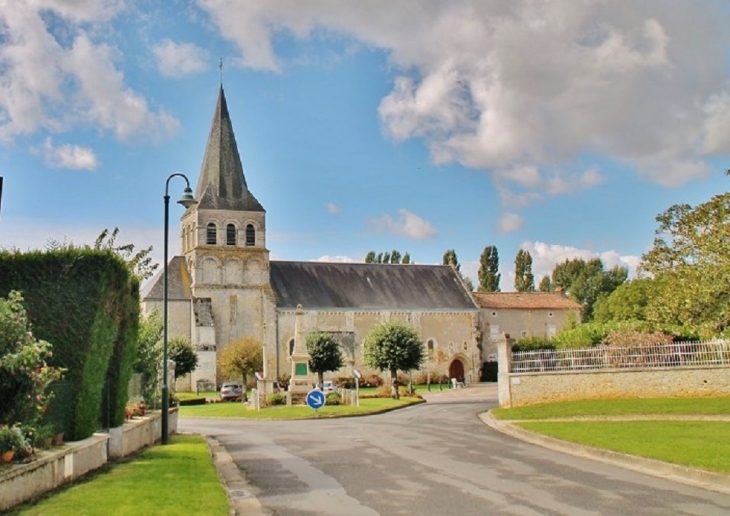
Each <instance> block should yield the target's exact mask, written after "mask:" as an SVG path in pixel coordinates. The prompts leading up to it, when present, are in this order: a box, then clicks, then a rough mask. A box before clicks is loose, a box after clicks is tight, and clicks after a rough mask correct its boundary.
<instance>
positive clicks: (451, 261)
mask: <svg viewBox="0 0 730 516" xmlns="http://www.w3.org/2000/svg"><path fill="white" fill-rule="evenodd" d="M442 263H443V264H444V265H451V267H453V268H454V270H455V271H456V273H457V274H458V275H459V277H460V278H461V281H462V282H464V285H465V286H466V288H468V289H469V291H470V292H473V291H474V283H473V282H472V281H471V278H469V277H467V276H464V275H463V274H462V273H461V264H460V263H459V259H458V258H457V257H456V251H454V250H453V249H447V250H446V252H445V253H444V258H443V262H442Z"/></svg>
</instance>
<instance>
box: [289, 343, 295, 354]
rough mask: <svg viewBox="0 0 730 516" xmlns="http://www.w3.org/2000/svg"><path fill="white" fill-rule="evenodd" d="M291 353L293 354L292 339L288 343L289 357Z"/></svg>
mask: <svg viewBox="0 0 730 516" xmlns="http://www.w3.org/2000/svg"><path fill="white" fill-rule="evenodd" d="M292 353H294V339H291V340H290V341H289V356H291V355H292Z"/></svg>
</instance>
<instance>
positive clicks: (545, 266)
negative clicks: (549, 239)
mask: <svg viewBox="0 0 730 516" xmlns="http://www.w3.org/2000/svg"><path fill="white" fill-rule="evenodd" d="M520 248H521V249H524V250H525V251H529V252H530V255H531V256H532V273H533V274H534V275H535V282H536V283H537V282H538V281H539V280H540V278H542V277H543V276H545V275H549V274H551V273H552V272H553V269H554V268H555V266H556V265H557V264H559V263H562V262H564V261H565V260H572V259H574V258H581V259H583V260H592V259H593V258H600V259H601V261H603V265H604V267H605V268H606V269H610V268H612V267H615V266H617V265H618V266H621V267H627V268H628V269H629V277H633V276H635V274H636V268H637V266H638V265H639V261H640V260H641V257H639V256H631V255H628V256H622V255H620V254H619V253H618V252H616V251H613V250H610V251H604V252H600V253H597V252H593V251H590V250H588V249H578V248H577V247H570V246H563V245H557V244H548V243H545V242H523V243H522V245H521V246H520Z"/></svg>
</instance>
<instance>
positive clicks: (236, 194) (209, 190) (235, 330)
mask: <svg viewBox="0 0 730 516" xmlns="http://www.w3.org/2000/svg"><path fill="white" fill-rule="evenodd" d="M195 198H196V199H197V200H198V204H196V205H194V206H192V207H190V208H189V209H188V210H186V211H185V213H184V214H183V216H182V219H181V238H182V250H183V254H184V256H185V262H186V265H187V268H188V271H189V273H190V274H189V277H190V282H191V284H190V289H191V293H192V296H193V298H194V301H195V302H194V303H193V306H194V307H197V309H196V313H195V314H194V316H195V317H194V319H195V321H196V323H197V322H198V321H199V320H201V319H205V320H209V319H211V318H212V323H211V324H212V325H213V326H214V328H215V342H213V343H211V342H201V341H200V339H196V338H195V337H194V338H193V342H195V343H197V344H198V345H200V346H209V345H211V344H213V345H215V347H216V348H217V349H218V350H220V349H222V347H225V346H226V345H227V344H228V343H230V342H232V341H234V340H236V339H238V338H240V337H244V336H248V337H254V338H257V339H260V340H261V341H262V343H264V344H265V343H267V342H268V340H270V339H271V336H270V335H269V333H272V332H274V331H275V324H274V323H272V324H268V325H267V323H266V321H267V320H268V321H274V320H275V308H274V300H273V291H272V289H271V285H270V281H269V251H268V249H266V211H265V210H264V208H263V206H261V203H259V201H258V200H257V199H256V197H254V195H253V194H252V193H251V192H250V191H249V189H248V185H247V184H246V177H245V176H244V173H243V166H242V165H241V158H240V156H239V154H238V146H237V145H236V138H235V136H234V134H233V125H232V123H231V118H230V115H229V113H228V105H227V103H226V96H225V93H224V91H223V86H221V87H220V89H219V91H218V102H217V104H216V107H215V112H214V113H213V120H212V122H211V127H210V133H209V135H208V143H207V146H206V149H205V155H204V157H203V164H202V166H201V169H200V176H199V177H198V183H197V187H196V189H195ZM206 306H207V307H208V309H207V311H208V312H209V314H204V313H203V312H205V311H206ZM197 310H201V313H200V314H199V313H197ZM208 315H209V316H208ZM194 330H195V328H194ZM193 333H196V331H194V332H193ZM208 333H210V332H208ZM205 340H210V338H207V339H205ZM196 341H197V342H196Z"/></svg>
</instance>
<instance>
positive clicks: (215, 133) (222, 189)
mask: <svg viewBox="0 0 730 516" xmlns="http://www.w3.org/2000/svg"><path fill="white" fill-rule="evenodd" d="M195 198H196V199H197V200H198V204H197V205H195V206H194V207H192V208H190V209H204V210H205V209H213V210H238V211H265V210H264V208H263V206H261V204H260V203H259V201H258V200H257V199H256V197H254V196H253V194H252V193H251V192H250V191H249V190H248V186H247V185H246V177H245V176H244V174H243V166H242V165H241V157H240V156H239V154H238V146H237V145H236V137H235V135H234V134H233V124H232V123H231V117H230V115H229V114H228V105H227V104H226V96H225V93H223V87H222V86H221V88H220V90H219V91H218V103H217V104H216V107H215V112H214V113H213V121H212V122H211V125H210V134H209V135H208V144H207V146H206V148H205V156H203V165H202V166H201V168H200V176H199V177H198V185H197V187H196V188H195Z"/></svg>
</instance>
